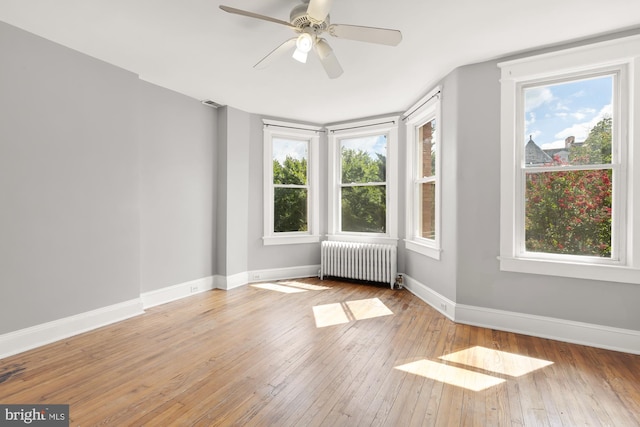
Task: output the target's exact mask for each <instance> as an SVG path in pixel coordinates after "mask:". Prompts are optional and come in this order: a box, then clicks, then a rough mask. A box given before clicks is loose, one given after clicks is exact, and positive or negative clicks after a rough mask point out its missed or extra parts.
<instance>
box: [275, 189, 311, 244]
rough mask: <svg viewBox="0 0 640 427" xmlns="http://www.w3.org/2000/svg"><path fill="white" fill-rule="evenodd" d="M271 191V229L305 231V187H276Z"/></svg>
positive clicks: (306, 228)
mask: <svg viewBox="0 0 640 427" xmlns="http://www.w3.org/2000/svg"><path fill="white" fill-rule="evenodd" d="M273 193H274V203H273V205H274V215H273V217H274V225H273V231H275V232H276V233H283V232H287V231H307V230H308V225H307V189H306V188H281V187H276V188H274V189H273Z"/></svg>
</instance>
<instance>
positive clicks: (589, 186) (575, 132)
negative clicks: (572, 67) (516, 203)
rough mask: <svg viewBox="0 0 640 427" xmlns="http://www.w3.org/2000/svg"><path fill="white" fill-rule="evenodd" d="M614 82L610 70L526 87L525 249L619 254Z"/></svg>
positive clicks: (548, 253)
mask: <svg viewBox="0 0 640 427" xmlns="http://www.w3.org/2000/svg"><path fill="white" fill-rule="evenodd" d="M616 82H617V74H616V73H607V74H604V75H602V74H598V75H593V76H585V77H582V76H581V77H579V78H571V79H563V80H561V81H551V82H544V83H536V84H534V85H522V86H521V91H522V100H523V101H522V102H523V110H522V111H523V116H522V117H521V120H522V122H523V126H522V127H523V128H524V130H525V132H524V135H523V137H524V138H523V141H524V143H523V146H524V149H523V150H522V151H521V153H522V159H521V164H522V167H521V171H520V173H521V177H522V180H523V182H524V194H523V196H524V197H523V199H524V200H523V203H524V207H523V217H521V218H519V219H520V225H519V227H520V228H521V232H523V233H524V235H523V238H522V241H521V245H522V246H521V253H522V254H523V255H525V256H533V257H536V256H539V255H540V254H544V256H548V257H554V256H556V255H558V256H561V255H567V256H571V257H574V256H578V257H600V258H603V259H612V256H613V258H614V259H615V256H616V255H617V251H616V250H615V247H614V246H613V243H614V242H615V241H616V240H617V239H618V237H617V236H615V235H613V232H614V228H613V227H612V222H613V218H614V214H616V212H614V209H616V207H614V205H613V204H612V199H613V190H614V180H615V179H617V178H616V177H615V176H614V174H613V167H614V166H615V164H614V163H612V159H613V158H614V156H613V154H614V149H615V147H617V146H618V144H617V143H615V141H613V138H614V134H613V129H614V128H615V126H614V123H615V117H614V108H613V106H614V105H616V103H617V100H616V99H615V97H614V94H615V93H616V85H617V83H616ZM534 135H535V139H536V142H534ZM521 235H522V234H521ZM583 260H585V261H586V260H588V258H587V259H583Z"/></svg>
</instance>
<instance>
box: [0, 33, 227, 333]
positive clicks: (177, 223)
mask: <svg viewBox="0 0 640 427" xmlns="http://www.w3.org/2000/svg"><path fill="white" fill-rule="evenodd" d="M0 57H1V58H2V65H1V66H0V305H1V306H0V334H3V333H7V332H11V331H15V330H19V329H23V328H26V327H29V326H34V325H38V324H41V323H45V322H48V321H53V320H57V319H61V318H64V317H68V316H72V315H76V314H80V313H84V312H87V311H90V310H94V309H98V308H101V307H105V306H109V305H113V304H117V303H121V302H125V301H129V300H133V299H136V298H138V297H139V296H140V293H141V292H145V291H150V290H154V289H158V288H162V287H165V286H170V285H175V284H179V283H183V282H185V281H189V280H193V279H199V278H202V277H207V276H212V275H214V274H215V273H216V271H215V262H214V258H215V246H214V245H215V238H216V236H215V232H214V227H213V224H214V221H215V217H216V215H215V212H216V207H215V197H216V194H215V193H216V177H215V161H216V159H215V157H216V153H215V151H216V150H215V144H216V141H215V124H216V112H215V110H213V109H211V108H210V107H206V106H203V105H202V104H200V103H199V102H198V101H196V100H194V99H191V98H188V97H185V96H183V95H179V94H176V93H174V92H170V91H168V90H166V89H162V88H159V87H157V86H153V85H151V84H148V83H145V82H142V81H140V80H139V79H138V77H137V76H136V75H135V74H132V73H130V72H127V71H125V70H122V69H120V68H117V67H114V66H112V65H109V64H107V63H104V62H101V61H98V60H95V59H93V58H91V57H88V56H86V55H83V54H80V53H78V52H75V51H73V50H70V49H67V48H65V47H62V46H60V45H57V44H55V43H52V42H49V41H47V40H45V39H42V38H40V37H36V36H34V35H31V34H29V33H27V32H24V31H22V30H19V29H17V28H14V27H12V26H9V25H7V24H4V23H1V22H0Z"/></svg>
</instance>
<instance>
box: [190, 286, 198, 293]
mask: <svg viewBox="0 0 640 427" xmlns="http://www.w3.org/2000/svg"><path fill="white" fill-rule="evenodd" d="M196 292H198V285H191V293H192V294H194V293H196Z"/></svg>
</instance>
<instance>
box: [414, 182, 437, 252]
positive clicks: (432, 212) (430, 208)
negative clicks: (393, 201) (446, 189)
mask: <svg viewBox="0 0 640 427" xmlns="http://www.w3.org/2000/svg"><path fill="white" fill-rule="evenodd" d="M418 193H419V194H418V198H419V203H420V204H419V206H420V216H419V221H420V223H419V227H420V229H419V232H420V237H423V238H425V239H435V238H436V183H435V182H427V183H424V184H419V185H418Z"/></svg>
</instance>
